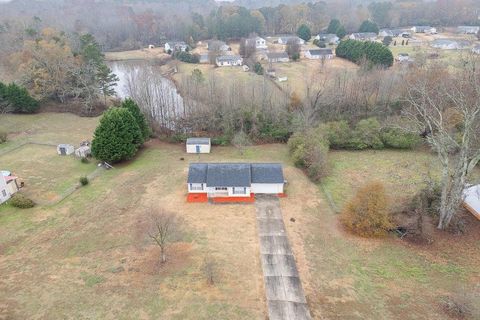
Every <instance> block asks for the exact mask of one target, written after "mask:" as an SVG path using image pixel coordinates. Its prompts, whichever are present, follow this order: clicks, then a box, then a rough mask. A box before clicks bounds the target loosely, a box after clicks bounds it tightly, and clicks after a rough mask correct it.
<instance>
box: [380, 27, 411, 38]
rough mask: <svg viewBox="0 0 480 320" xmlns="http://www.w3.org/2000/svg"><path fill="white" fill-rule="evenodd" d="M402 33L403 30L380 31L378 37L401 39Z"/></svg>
mask: <svg viewBox="0 0 480 320" xmlns="http://www.w3.org/2000/svg"><path fill="white" fill-rule="evenodd" d="M403 33H405V30H403V29H380V32H379V33H378V35H379V36H381V37H392V38H396V37H401V36H402V34H403Z"/></svg>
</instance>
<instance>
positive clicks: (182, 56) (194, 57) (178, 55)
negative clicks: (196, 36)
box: [173, 51, 200, 63]
mask: <svg viewBox="0 0 480 320" xmlns="http://www.w3.org/2000/svg"><path fill="white" fill-rule="evenodd" d="M173 56H174V57H175V59H177V60H180V61H182V62H186V63H199V62H200V57H199V56H198V54H191V53H189V52H186V51H178V52H175V53H174V54H173Z"/></svg>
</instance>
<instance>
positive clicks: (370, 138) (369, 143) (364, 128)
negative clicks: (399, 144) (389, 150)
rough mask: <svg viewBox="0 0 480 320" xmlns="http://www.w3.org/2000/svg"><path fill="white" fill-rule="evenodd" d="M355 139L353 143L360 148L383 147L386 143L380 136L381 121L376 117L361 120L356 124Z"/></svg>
mask: <svg viewBox="0 0 480 320" xmlns="http://www.w3.org/2000/svg"><path fill="white" fill-rule="evenodd" d="M354 135H355V136H354V139H353V141H352V143H353V144H354V145H356V146H358V149H366V148H372V149H383V148H384V145H383V142H382V139H381V138H380V123H379V122H378V120H377V119H376V118H368V119H364V120H361V121H359V122H358V123H357V125H356V126H355V131H354Z"/></svg>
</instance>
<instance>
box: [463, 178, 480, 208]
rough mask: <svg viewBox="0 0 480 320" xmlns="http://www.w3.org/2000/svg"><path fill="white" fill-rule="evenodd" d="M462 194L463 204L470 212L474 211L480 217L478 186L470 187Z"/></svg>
mask: <svg viewBox="0 0 480 320" xmlns="http://www.w3.org/2000/svg"><path fill="white" fill-rule="evenodd" d="M463 193H464V196H465V200H464V203H465V204H466V205H467V206H468V207H469V209H470V210H474V211H475V213H476V214H477V215H480V185H476V186H471V187H469V188H467V189H465V190H464V191H463ZM472 213H474V212H472Z"/></svg>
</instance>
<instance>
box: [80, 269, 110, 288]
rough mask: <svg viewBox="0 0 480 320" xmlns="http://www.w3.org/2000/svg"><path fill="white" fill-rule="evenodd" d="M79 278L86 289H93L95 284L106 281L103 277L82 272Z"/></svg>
mask: <svg viewBox="0 0 480 320" xmlns="http://www.w3.org/2000/svg"><path fill="white" fill-rule="evenodd" d="M81 277H82V280H83V281H84V283H85V285H86V286H87V287H93V286H95V285H97V284H100V283H104V282H105V280H106V279H105V277H103V276H100V275H95V274H88V273H86V272H82V274H81Z"/></svg>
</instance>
